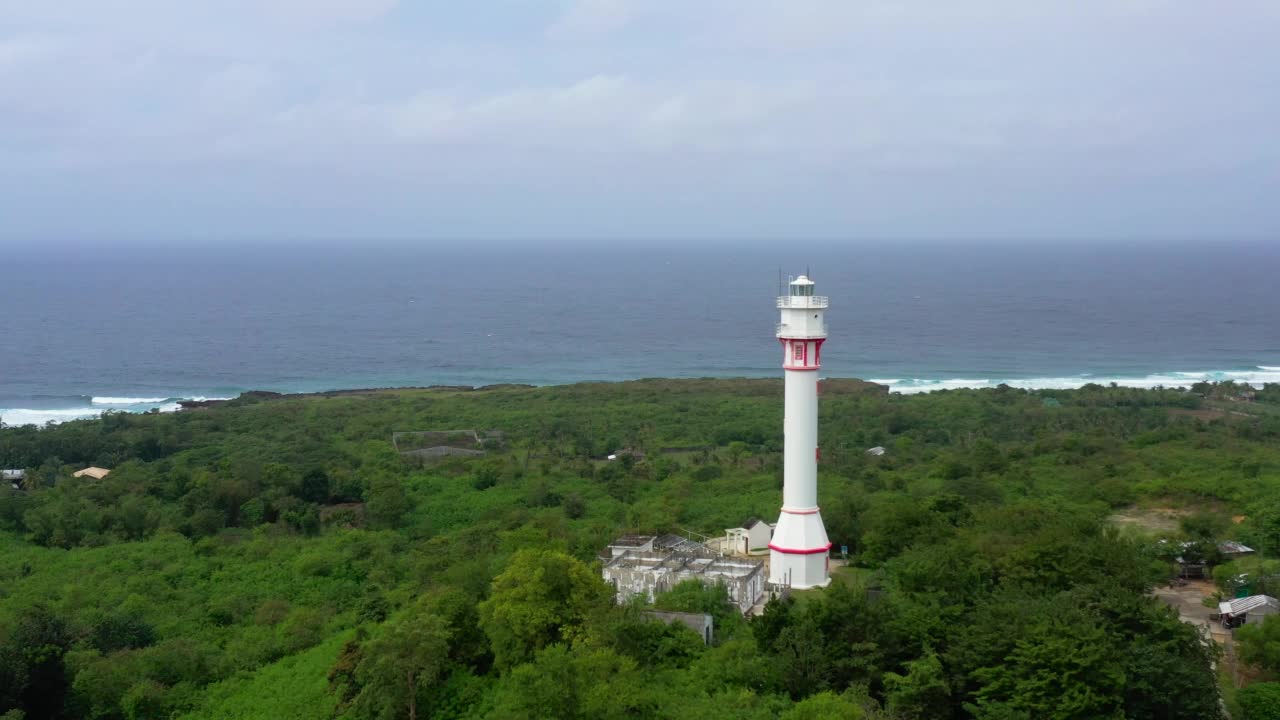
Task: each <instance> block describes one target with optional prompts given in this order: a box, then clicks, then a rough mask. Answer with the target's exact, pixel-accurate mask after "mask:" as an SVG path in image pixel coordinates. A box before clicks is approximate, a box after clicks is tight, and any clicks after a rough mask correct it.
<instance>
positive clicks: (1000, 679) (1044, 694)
mask: <svg viewBox="0 0 1280 720" xmlns="http://www.w3.org/2000/svg"><path fill="white" fill-rule="evenodd" d="M974 674H975V676H976V677H977V678H978V679H979V680H980V681H981V682H982V683H983V687H982V688H981V689H980V690H979V691H978V693H977V695H976V699H977V706H976V707H975V708H974V710H976V711H977V712H976V713H975V714H976V715H978V716H979V717H987V716H991V714H992V713H995V712H996V711H997V709H999V712H1001V713H1006V714H1007V713H1009V712H1014V713H1018V712H1021V713H1027V714H1029V715H1030V716H1031V717H1034V718H1038V719H1043V720H1104V719H1115V720H1120V719H1121V718H1123V717H1124V713H1123V711H1122V709H1121V708H1122V706H1123V696H1122V692H1123V689H1124V686H1125V674H1124V670H1123V668H1122V667H1121V665H1120V654H1119V653H1117V652H1116V651H1115V649H1114V648H1113V647H1112V646H1111V643H1110V642H1109V641H1108V638H1107V635H1106V631H1105V630H1104V629H1103V628H1101V627H1098V626H1090V625H1088V624H1085V623H1079V622H1067V621H1064V620H1062V619H1061V618H1053V619H1050V620H1048V621H1044V622H1041V623H1040V624H1038V625H1037V626H1035V627H1033V628H1032V629H1031V630H1030V632H1029V633H1028V634H1026V635H1024V636H1023V637H1021V638H1019V639H1018V640H1017V642H1016V643H1015V646H1014V650H1013V652H1012V653H1010V655H1009V656H1008V657H1007V658H1006V659H1005V661H1004V662H1002V663H1001V664H999V665H995V666H990V667H985V668H981V669H979V670H977V671H976V672H975V673H974ZM983 712H986V713H987V715H983V714H982V713H983ZM994 717H1003V715H999V714H997V715H994ZM1012 717H1016V715H1012Z"/></svg>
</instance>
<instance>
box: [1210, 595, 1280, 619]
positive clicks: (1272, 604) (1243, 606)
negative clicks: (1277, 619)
mask: <svg viewBox="0 0 1280 720" xmlns="http://www.w3.org/2000/svg"><path fill="white" fill-rule="evenodd" d="M1263 607H1266V608H1269V609H1271V610H1273V611H1280V600H1276V599H1275V598H1273V597H1271V596H1270V595H1250V596H1249V597H1243V598H1236V599H1235V600H1228V601H1224V602H1220V603H1218V612H1220V613H1230V614H1232V615H1239V614H1240V613H1247V612H1249V611H1251V610H1257V609H1259V608H1263Z"/></svg>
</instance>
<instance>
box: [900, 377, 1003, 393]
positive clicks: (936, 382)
mask: <svg viewBox="0 0 1280 720" xmlns="http://www.w3.org/2000/svg"><path fill="white" fill-rule="evenodd" d="M991 385H992V383H991V381H990V380H981V379H978V380H972V379H965V378H940V379H925V378H912V379H910V380H901V381H899V382H897V383H895V384H891V385H889V392H896V393H902V394H904V395H910V394H914V393H923V392H933V391H934V390H961V389H964V388H984V387H991Z"/></svg>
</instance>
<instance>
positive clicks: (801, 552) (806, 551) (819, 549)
mask: <svg viewBox="0 0 1280 720" xmlns="http://www.w3.org/2000/svg"><path fill="white" fill-rule="evenodd" d="M769 549H770V550H777V551H778V552H780V553H786V554H787V555H814V554H816V553H820V552H827V551H829V550H830V549H831V543H827V544H826V545H824V546H822V547H817V548H808V549H801V548H786V547H778V546H777V545H774V544H773V543H769Z"/></svg>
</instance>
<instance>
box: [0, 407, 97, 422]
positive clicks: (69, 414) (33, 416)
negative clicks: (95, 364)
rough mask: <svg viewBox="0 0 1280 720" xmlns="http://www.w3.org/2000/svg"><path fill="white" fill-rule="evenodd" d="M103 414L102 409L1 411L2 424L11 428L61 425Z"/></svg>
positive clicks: (8, 409) (20, 409)
mask: <svg viewBox="0 0 1280 720" xmlns="http://www.w3.org/2000/svg"><path fill="white" fill-rule="evenodd" d="M101 414H102V409H101V408H91V407H87V408H66V409H63V410H32V409H29V408H4V409H0V422H3V423H4V424H5V425H9V426H18V425H45V424H46V423H60V422H67V421H68V420H83V419H85V418H93V417H98V416H99V415H101Z"/></svg>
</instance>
